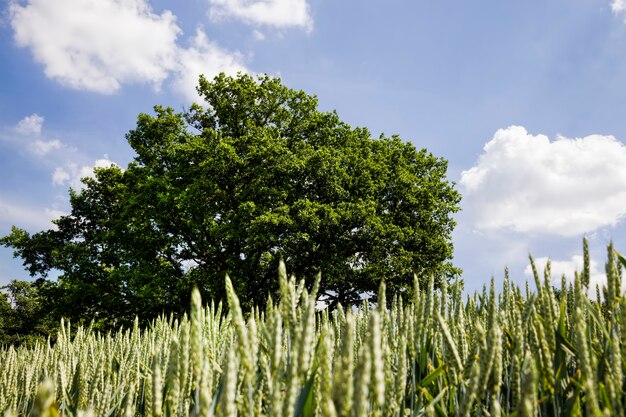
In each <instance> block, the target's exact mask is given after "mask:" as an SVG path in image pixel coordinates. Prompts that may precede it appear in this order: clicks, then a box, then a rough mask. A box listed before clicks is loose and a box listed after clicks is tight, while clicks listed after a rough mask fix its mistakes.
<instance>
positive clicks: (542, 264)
mask: <svg viewBox="0 0 626 417" xmlns="http://www.w3.org/2000/svg"><path fill="white" fill-rule="evenodd" d="M548 259H549V258H537V259H535V267H536V268H537V272H538V273H539V277H540V278H541V280H542V282H543V271H544V270H545V268H546V265H547V263H548ZM582 270H583V257H582V256H581V255H575V256H572V257H571V258H570V259H569V260H566V261H554V260H550V271H551V274H550V275H551V277H552V279H551V281H552V283H553V284H554V285H555V286H557V287H558V286H559V285H560V282H561V277H562V276H563V275H565V279H566V280H567V282H574V276H575V273H576V272H578V273H581V272H582ZM589 272H590V277H589V293H590V294H595V288H596V285H599V286H600V287H601V288H602V287H603V286H605V285H606V274H605V273H604V272H602V271H600V269H599V267H598V263H597V262H596V261H594V260H593V259H590V261H589ZM524 275H526V276H527V277H528V278H529V279H530V278H532V276H533V272H532V268H531V266H530V264H528V266H526V269H525V270H524Z"/></svg>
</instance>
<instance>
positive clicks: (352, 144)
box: [0, 75, 460, 324]
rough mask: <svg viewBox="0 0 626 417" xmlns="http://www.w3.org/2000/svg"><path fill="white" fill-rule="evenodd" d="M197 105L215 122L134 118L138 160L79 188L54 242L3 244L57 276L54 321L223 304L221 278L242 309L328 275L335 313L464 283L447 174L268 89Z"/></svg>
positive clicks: (166, 113) (209, 93)
mask: <svg viewBox="0 0 626 417" xmlns="http://www.w3.org/2000/svg"><path fill="white" fill-rule="evenodd" d="M198 92H199V93H200V95H201V96H202V97H203V98H204V99H205V101H206V108H204V107H202V106H200V105H198V104H194V105H193V106H191V108H190V109H189V110H188V111H187V112H184V113H175V112H174V110H173V109H171V108H162V107H155V115H147V114H141V115H139V117H138V120H137V127H136V129H134V130H132V131H131V132H130V133H128V135H127V139H128V142H129V144H130V145H131V146H132V148H133V149H134V150H135V152H136V156H135V160H134V161H133V162H132V163H131V164H129V166H128V167H127V168H126V169H125V170H122V169H121V168H120V167H116V166H112V167H109V168H100V169H97V170H96V173H95V178H86V179H84V180H83V182H84V184H85V187H84V188H83V189H82V190H80V191H71V193H70V203H71V207H72V210H71V213H70V214H69V215H67V216H63V217H61V218H60V219H59V220H57V221H56V222H55V223H56V229H51V230H47V231H43V232H40V233H36V234H34V235H30V234H28V233H26V232H25V231H23V230H21V229H18V228H14V229H13V231H12V233H11V234H10V235H9V236H6V237H4V238H3V239H1V240H0V244H4V245H5V246H8V247H12V248H14V250H15V254H16V255H17V256H20V257H22V259H23V260H24V265H25V266H26V267H27V268H28V270H29V272H30V273H31V274H32V275H33V276H44V277H45V276H46V275H47V274H48V273H49V271H51V270H58V271H60V272H61V274H60V276H59V278H58V288H57V291H56V293H55V294H54V296H53V297H50V302H51V308H53V309H54V310H55V311H56V312H57V314H58V315H59V316H64V317H70V318H74V319H78V318H81V317H95V318H96V320H100V321H106V320H107V319H108V318H113V319H115V320H117V322H113V324H115V323H118V324H119V323H126V324H129V323H130V322H131V321H132V318H133V317H134V316H135V315H136V314H137V315H140V316H141V317H143V318H153V317H156V316H157V315H158V314H159V313H161V312H179V313H180V312H181V311H182V310H183V308H184V307H183V306H185V305H188V301H189V300H188V296H189V294H190V292H191V288H192V287H193V286H197V287H198V288H200V291H201V292H202V294H203V295H204V296H210V297H212V298H215V299H224V297H225V292H224V291H225V289H224V286H223V282H224V275H225V273H226V272H229V273H230V274H231V276H235V277H237V280H236V281H234V282H233V285H234V286H235V288H236V290H237V292H238V294H239V296H240V298H241V300H242V304H243V305H244V309H248V308H250V306H251V305H252V303H253V302H252V300H253V299H254V301H255V302H256V303H258V304H261V305H262V304H263V303H264V300H265V296H266V295H267V294H268V293H273V294H276V291H277V290H278V282H277V281H276V279H275V276H276V270H277V265H278V259H279V257H283V258H284V259H285V261H286V262H288V263H289V264H290V265H292V268H293V270H294V272H295V273H296V274H297V275H298V276H302V277H313V276H314V275H315V274H316V273H317V272H318V271H323V278H322V281H321V283H320V293H321V294H323V295H324V296H325V297H327V298H330V301H331V302H332V303H334V304H336V303H338V302H341V303H343V304H349V303H352V302H356V301H358V299H359V295H360V294H361V293H363V292H368V291H370V292H373V293H375V292H376V289H377V288H378V284H379V282H380V280H381V279H382V278H383V277H384V278H385V279H386V280H387V286H388V289H389V291H390V292H392V293H395V292H398V291H404V292H406V293H407V294H408V293H410V292H411V289H412V279H413V278H412V277H413V274H414V273H417V274H418V275H419V276H424V277H428V276H430V275H434V276H435V277H436V278H437V280H438V282H439V280H441V279H442V278H444V279H449V278H450V277H452V276H454V275H455V274H457V273H458V272H459V270H458V269H456V268H454V267H453V266H452V264H451V262H450V259H451V257H452V243H451V232H452V229H453V226H454V221H453V220H452V218H451V214H452V213H454V212H455V211H457V210H458V203H459V201H460V195H459V194H458V192H456V191H455V190H454V188H453V184H451V183H449V182H448V181H447V180H446V178H445V175H446V169H447V163H446V161H445V160H443V159H440V158H436V157H434V156H433V155H431V154H429V153H428V152H427V151H426V150H421V151H418V150H416V148H415V147H414V146H413V145H412V144H411V143H407V142H403V141H402V140H400V138H398V137H396V136H393V137H381V138H379V139H374V138H372V137H371V135H370V133H369V132H368V131H367V129H362V128H351V127H350V126H348V125H347V124H346V123H344V122H342V121H341V120H340V119H339V117H338V116H337V114H336V113H334V112H321V111H319V110H318V109H317V105H318V103H317V99H316V98H315V97H313V96H309V95H307V94H305V93H304V92H302V91H294V90H291V89H289V88H287V87H285V86H283V85H282V84H281V83H280V80H278V79H275V78H270V77H268V76H264V77H260V78H258V80H255V79H254V78H252V77H250V76H247V75H240V76H238V77H236V78H231V77H226V76H225V75H220V76H218V77H216V78H215V79H214V80H213V81H212V82H209V81H207V80H206V79H204V78H201V80H200V86H199V88H198ZM425 284H426V282H423V285H425Z"/></svg>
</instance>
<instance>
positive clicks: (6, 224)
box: [0, 195, 61, 232]
mask: <svg viewBox="0 0 626 417" xmlns="http://www.w3.org/2000/svg"><path fill="white" fill-rule="evenodd" d="M60 213H61V212H60V211H58V210H53V209H48V208H41V207H37V206H33V205H29V204H27V203H24V202H19V201H15V200H13V199H11V198H7V197H4V196H2V195H0V229H5V230H6V231H7V232H8V231H9V229H10V227H11V226H12V225H18V227H21V228H25V229H28V230H42V229H49V228H51V227H54V225H53V224H52V223H51V222H50V221H51V220H52V219H56V218H58V217H59V214H60Z"/></svg>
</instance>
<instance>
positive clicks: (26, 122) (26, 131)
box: [15, 113, 44, 135]
mask: <svg viewBox="0 0 626 417" xmlns="http://www.w3.org/2000/svg"><path fill="white" fill-rule="evenodd" d="M43 121H44V118H43V117H42V116H40V115H38V114H37V113H33V114H31V115H30V116H26V117H24V118H23V119H22V120H20V121H19V122H18V123H17V126H16V127H15V130H17V131H18V132H19V133H21V134H23V135H31V134H35V135H38V134H40V133H41V126H43Z"/></svg>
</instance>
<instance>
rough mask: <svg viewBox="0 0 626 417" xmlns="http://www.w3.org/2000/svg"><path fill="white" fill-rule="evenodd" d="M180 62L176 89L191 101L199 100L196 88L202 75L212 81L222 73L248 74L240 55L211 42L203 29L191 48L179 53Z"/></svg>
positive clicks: (192, 42)
mask: <svg viewBox="0 0 626 417" xmlns="http://www.w3.org/2000/svg"><path fill="white" fill-rule="evenodd" d="M178 60H179V67H178V73H177V76H176V79H175V80H174V88H175V89H176V90H177V91H178V92H179V93H181V94H183V95H184V96H185V97H186V98H187V99H188V100H191V101H194V100H195V101H197V100H198V94H197V92H196V86H197V85H198V77H199V76H200V74H204V75H205V76H206V77H207V78H208V79H212V78H213V77H214V76H216V75H217V74H219V73H220V72H225V73H227V74H236V73H237V72H239V71H241V72H248V71H247V69H246V67H245V66H244V64H243V57H242V56H241V55H240V54H233V53H230V52H227V51H226V50H224V49H222V48H220V47H219V46H218V45H217V44H215V43H214V42H211V41H210V40H209V39H208V38H207V36H206V34H205V33H204V32H203V31H202V30H201V29H197V30H196V36H195V37H194V38H193V39H192V41H191V46H190V47H189V48H187V49H181V50H180V51H179V57H178Z"/></svg>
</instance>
